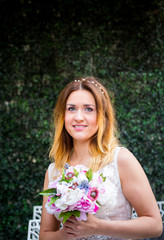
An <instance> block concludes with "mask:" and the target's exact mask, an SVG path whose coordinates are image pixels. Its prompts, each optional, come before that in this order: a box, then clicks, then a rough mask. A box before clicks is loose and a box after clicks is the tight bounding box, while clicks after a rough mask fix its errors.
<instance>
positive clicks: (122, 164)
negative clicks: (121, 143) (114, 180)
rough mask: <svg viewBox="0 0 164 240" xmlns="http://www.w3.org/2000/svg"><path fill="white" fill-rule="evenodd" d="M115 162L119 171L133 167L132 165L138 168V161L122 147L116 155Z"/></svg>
mask: <svg viewBox="0 0 164 240" xmlns="http://www.w3.org/2000/svg"><path fill="white" fill-rule="evenodd" d="M117 162H118V166H119V168H120V169H121V168H127V167H128V168H130V167H134V165H138V167H139V166H140V164H139V161H138V160H137V159H136V157H135V156H134V155H133V153H132V152H130V151H129V150H128V149H127V148H124V147H123V148H121V149H120V151H119V153H118V159H117Z"/></svg>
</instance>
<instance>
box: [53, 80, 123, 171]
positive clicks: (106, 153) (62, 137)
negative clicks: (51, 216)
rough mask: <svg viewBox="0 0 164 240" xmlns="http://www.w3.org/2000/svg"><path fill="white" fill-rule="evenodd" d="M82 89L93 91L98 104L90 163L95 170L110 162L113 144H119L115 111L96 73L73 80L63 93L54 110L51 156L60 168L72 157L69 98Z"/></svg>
mask: <svg viewBox="0 0 164 240" xmlns="http://www.w3.org/2000/svg"><path fill="white" fill-rule="evenodd" d="M82 89H85V90H87V91H89V92H91V93H92V95H93V96H94V98H95V102H96V108H97V123H98V131H97V132H96V134H94V135H93V136H92V137H91V139H90V145H89V150H90V153H91V155H92V158H91V161H90V167H91V168H92V169H93V171H97V170H98V169H99V168H101V167H103V166H105V165H106V164H108V163H110V161H111V160H112V157H113V152H114V148H115V147H116V146H118V139H117V137H116V136H117V128H116V120H115V112H114V108H113V106H112V102H111V99H110V97H109V95H108V92H107V90H106V89H105V87H104V86H103V85H102V84H101V83H100V82H99V81H98V80H97V79H96V78H94V77H86V78H80V79H78V80H75V81H72V82H71V83H69V84H68V85H67V86H66V87H65V88H64V89H63V90H62V92H61V93H60V96H59V98H58V101H57V103H56V106H55V109H54V113H53V117H54V137H53V141H52V147H51V150H50V153H49V157H50V159H51V160H52V161H55V167H56V168H57V169H58V170H59V171H61V170H62V168H63V167H64V165H65V163H66V162H69V161H70V157H71V153H72V150H73V139H72V137H71V136H70V135H69V134H68V132H67V131H66V129H65V124H64V118H65V109H66V102H67V99H68V97H69V95H70V94H71V93H72V92H73V91H77V90H82Z"/></svg>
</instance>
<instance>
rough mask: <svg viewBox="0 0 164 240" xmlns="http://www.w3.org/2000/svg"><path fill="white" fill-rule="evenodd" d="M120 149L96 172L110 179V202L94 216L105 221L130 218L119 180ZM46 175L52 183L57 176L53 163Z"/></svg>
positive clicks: (94, 239)
mask: <svg viewBox="0 0 164 240" xmlns="http://www.w3.org/2000/svg"><path fill="white" fill-rule="evenodd" d="M120 148H121V147H116V149H115V153H114V158H113V160H112V161H111V162H110V163H109V164H108V165H106V166H105V167H103V168H101V169H99V170H98V173H99V174H101V173H103V176H104V177H107V178H109V179H110V184H111V186H110V192H109V195H110V200H109V201H108V202H107V203H106V204H104V205H102V206H101V207H100V208H99V210H98V211H97V212H96V213H95V214H94V215H95V217H97V218H100V219H104V220H107V221H111V220H128V219H131V217H132V207H131V205H130V203H129V202H128V201H127V199H126V198H125V196H124V194H123V191H122V188H121V182H120V178H119V172H118V165H117V156H118V152H119V150H120ZM48 175H49V181H52V177H54V176H55V175H56V176H58V175H59V171H58V170H57V169H55V163H51V164H50V165H49V167H48ZM54 215H55V217H56V218H57V219H58V220H59V221H61V219H59V218H58V217H59V214H58V213H55V214H54ZM78 240H123V238H115V237H110V236H104V235H103V236H102V235H93V236H89V237H83V238H79V239H78Z"/></svg>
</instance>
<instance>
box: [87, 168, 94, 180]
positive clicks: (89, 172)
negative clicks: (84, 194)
mask: <svg viewBox="0 0 164 240" xmlns="http://www.w3.org/2000/svg"><path fill="white" fill-rule="evenodd" d="M86 177H87V178H88V180H89V181H91V180H92V178H93V172H92V169H89V170H88V171H87V172H86Z"/></svg>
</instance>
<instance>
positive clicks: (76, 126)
mask: <svg viewBox="0 0 164 240" xmlns="http://www.w3.org/2000/svg"><path fill="white" fill-rule="evenodd" d="M73 127H74V128H85V127H87V125H73Z"/></svg>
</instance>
